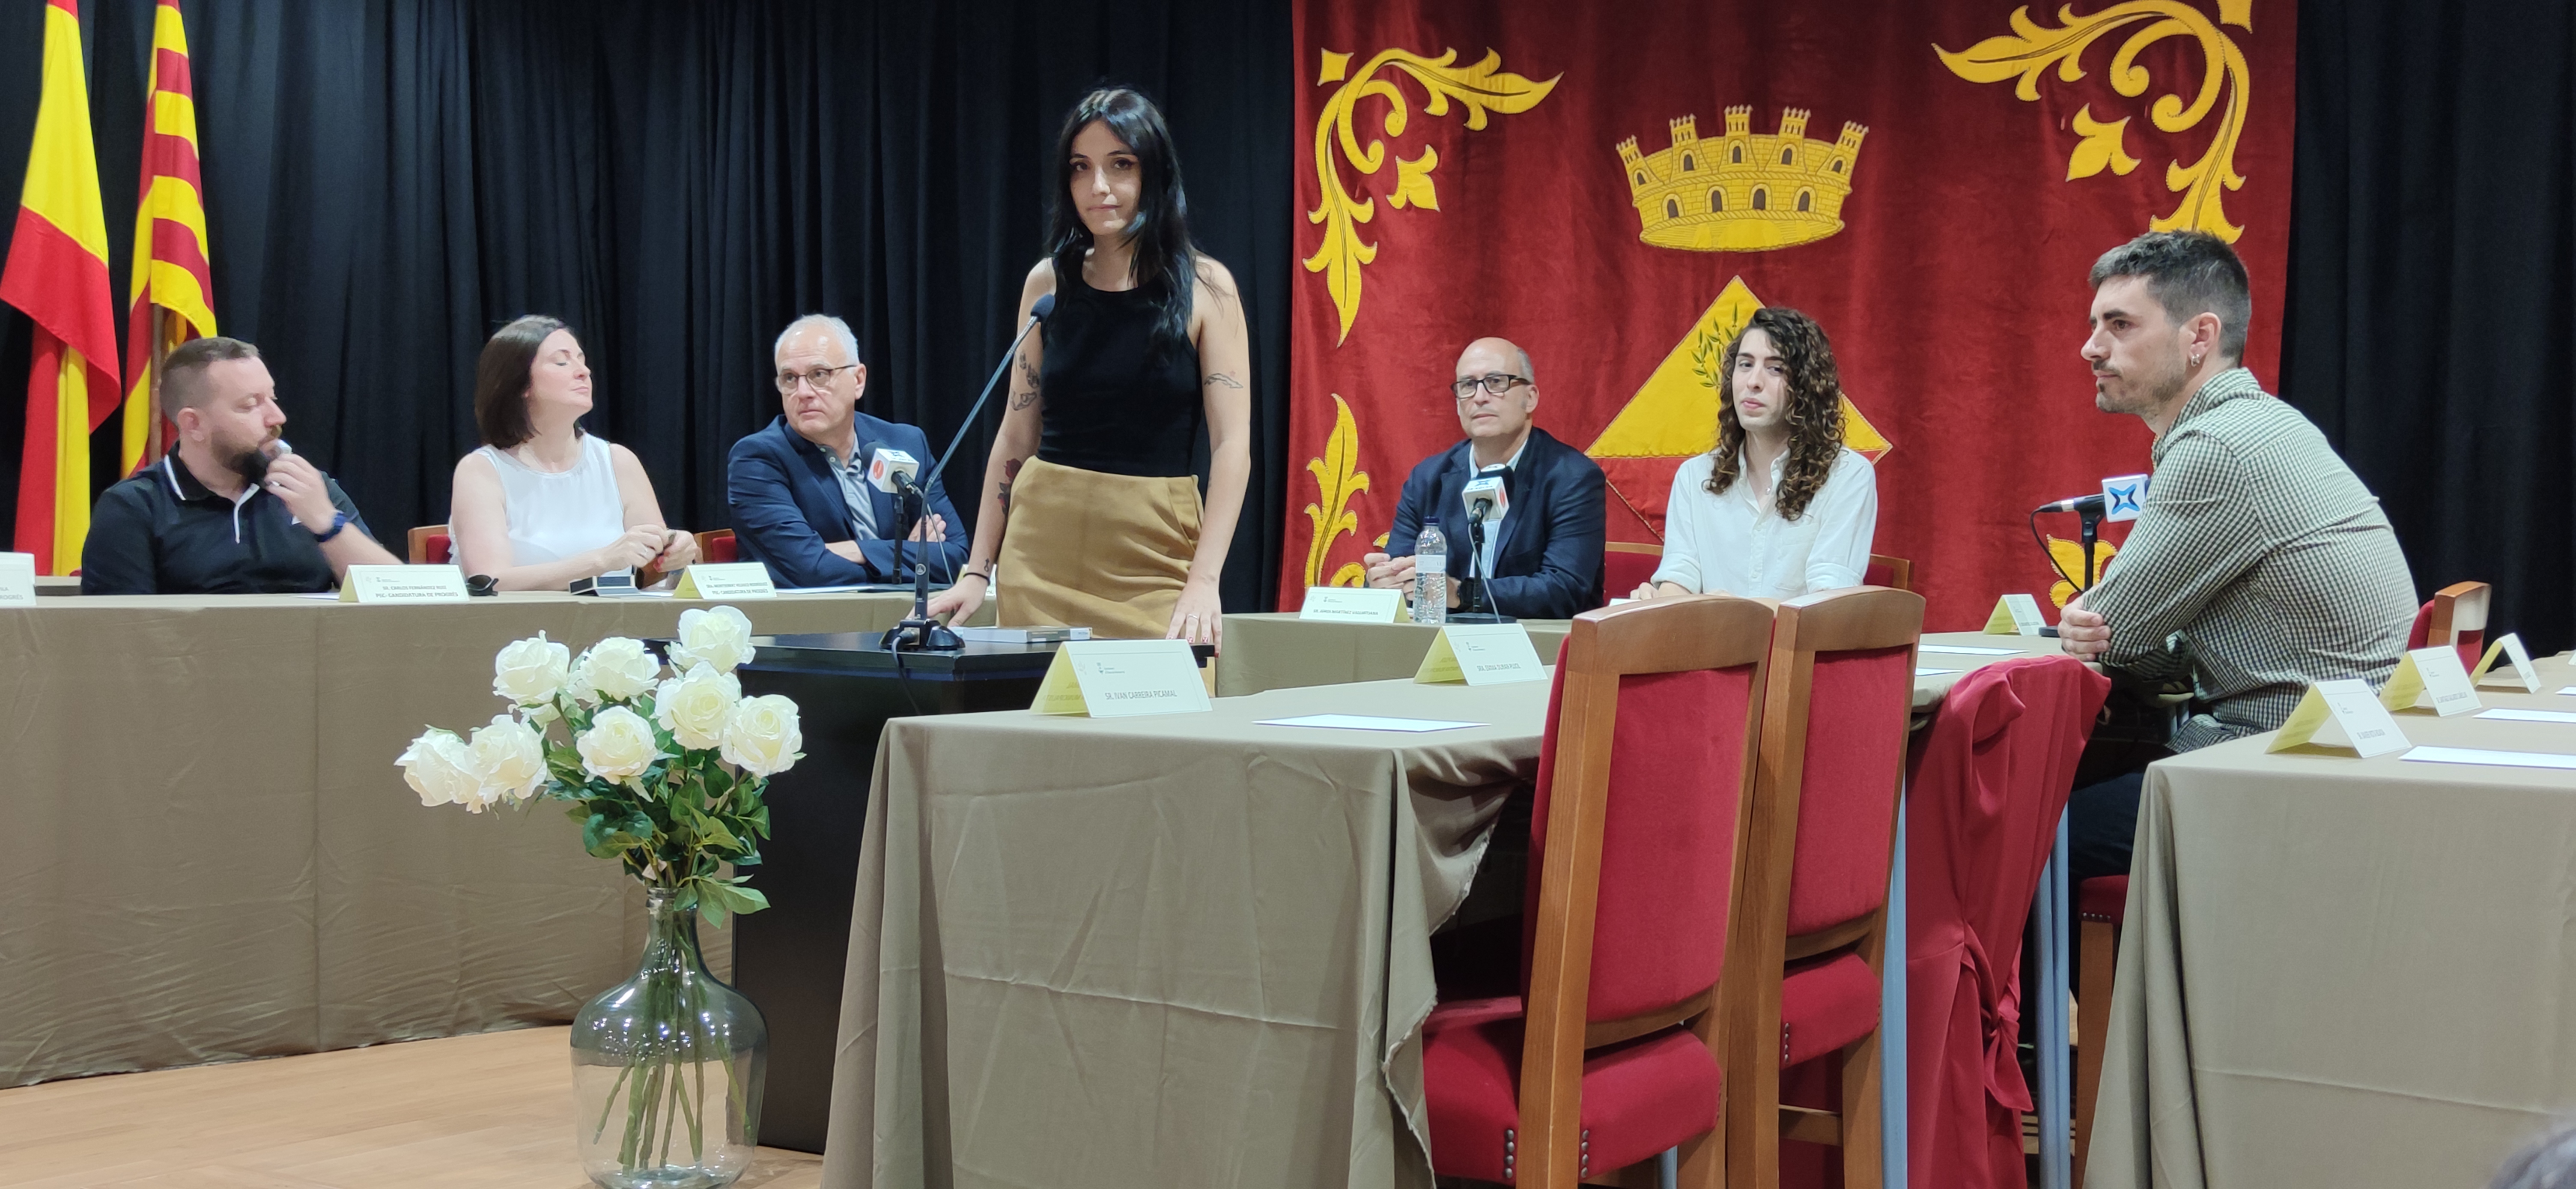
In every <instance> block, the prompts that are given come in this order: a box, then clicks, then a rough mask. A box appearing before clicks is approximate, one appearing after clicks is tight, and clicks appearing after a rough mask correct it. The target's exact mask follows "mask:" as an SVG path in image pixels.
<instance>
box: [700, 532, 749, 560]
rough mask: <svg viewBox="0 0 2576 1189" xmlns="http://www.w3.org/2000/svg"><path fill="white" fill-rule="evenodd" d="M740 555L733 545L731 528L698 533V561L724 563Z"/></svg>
mask: <svg viewBox="0 0 2576 1189" xmlns="http://www.w3.org/2000/svg"><path fill="white" fill-rule="evenodd" d="M741 556H742V554H741V551H740V550H739V549H737V548H736V547H735V546H734V542H733V530H732V529H729V528H720V529H716V530H715V531H713V532H704V533H699V534H698V560H699V561H703V562H712V563H714V564H716V565H724V564H727V563H729V562H733V561H735V560H737V559H739V558H740V557H741Z"/></svg>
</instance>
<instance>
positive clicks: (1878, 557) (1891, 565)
mask: <svg viewBox="0 0 2576 1189" xmlns="http://www.w3.org/2000/svg"><path fill="white" fill-rule="evenodd" d="M1860 584H1861V585H1863V586H1884V587H1887V588H1889V589H1891V590H1912V589H1914V563H1913V562H1910V561H1907V560H1905V559H1904V558H1901V557H1889V556H1888V555H1886V554H1884V553H1873V554H1870V555H1869V568H1868V569H1866V570H1863V571H1861V579H1860Z"/></svg>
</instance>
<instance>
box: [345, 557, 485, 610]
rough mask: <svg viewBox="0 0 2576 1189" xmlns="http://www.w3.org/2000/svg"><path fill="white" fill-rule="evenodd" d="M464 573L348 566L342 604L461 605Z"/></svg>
mask: <svg viewBox="0 0 2576 1189" xmlns="http://www.w3.org/2000/svg"><path fill="white" fill-rule="evenodd" d="M465 597H466V596H465V571H463V570H460V569H457V568H456V567H454V566H351V567H349V576H348V578H347V579H346V580H344V581H342V582H341V583H340V601H341V602H343V603H462V602H464V601H465Z"/></svg>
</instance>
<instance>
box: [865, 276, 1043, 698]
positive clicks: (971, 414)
mask: <svg viewBox="0 0 2576 1189" xmlns="http://www.w3.org/2000/svg"><path fill="white" fill-rule="evenodd" d="M1054 312H1055V294H1052V293H1048V294H1044V295H1042V296H1040V297H1039V298H1038V300H1037V304H1035V305H1033V306H1031V307H1029V317H1028V321H1026V322H1024V323H1022V324H1021V325H1020V333H1019V334H1017V335H1015V336H1013V337H1012V339H1011V346H1010V349H1008V350H1006V351H1004V352H1002V360H1001V362H1000V363H997V364H995V365H993V375H992V378H990V379H988V380H986V381H984V391H983V392H982V393H980V394H978V395H977V396H976V397H975V403H974V404H973V405H972V406H970V407H968V408H967V410H966V419H965V420H964V421H963V422H961V423H960V424H959V425H958V426H957V433H956V436H954V437H951V438H949V439H948V449H946V450H944V451H941V452H940V455H939V461H938V462H937V463H936V464H934V465H932V467H931V468H930V473H931V476H932V478H933V480H934V481H936V479H937V477H938V476H939V475H942V474H945V473H947V470H948V460H950V459H952V458H955V457H956V456H957V448H958V447H959V446H962V445H965V444H966V435H967V434H968V433H971V432H973V431H974V429H975V419H976V418H977V417H980V416H982V415H983V412H984V402H985V401H988V400H991V399H993V389H994V388H995V387H996V386H998V385H1000V384H1001V382H1002V376H1003V374H1004V373H1006V372H1009V371H1010V370H1011V360H1013V359H1015V358H1017V357H1018V356H1019V353H1020V344H1021V343H1024V342H1027V341H1028V337H1029V332H1030V331H1032V330H1036V329H1037V328H1038V323H1041V322H1044V321H1046V319H1047V315H1049V314H1052V313H1054ZM883 453H885V451H879V454H880V455H882V454H883ZM894 453H897V454H901V453H902V451H894ZM904 461H905V462H912V461H913V460H912V458H911V456H909V455H906V456H905V457H904ZM877 468H878V462H877V461H876V459H874V458H871V459H870V460H869V462H868V471H869V481H870V482H875V481H876V479H875V475H876V471H877ZM899 469H900V468H899V467H895V466H893V465H892V464H889V465H888V471H887V473H888V474H889V475H891V474H892V473H894V472H895V471H896V470H899ZM920 469H921V468H920V464H918V463H914V464H913V467H912V469H911V470H909V471H905V472H903V474H904V481H905V482H906V483H910V482H911V481H912V480H914V479H916V478H917V477H918V476H919V473H920ZM890 481H891V480H890ZM912 492H913V499H914V500H915V501H919V500H920V498H921V489H920V488H919V487H918V486H913V487H912ZM922 544H923V547H924V560H927V558H928V546H929V542H926V541H925V542H923V543H922ZM894 551H895V556H896V557H897V558H901V557H902V556H903V543H902V541H901V540H899V539H898V540H897V541H896V543H895V547H894ZM912 577H913V581H912V615H911V616H910V617H908V618H906V619H905V620H904V621H903V622H901V623H898V624H896V625H894V626H893V627H890V628H887V629H886V633H885V636H884V638H883V639H882V640H880V641H879V645H878V646H879V647H882V648H885V649H888V650H901V649H905V648H910V649H914V650H921V649H929V648H937V649H948V650H962V649H964V648H965V647H966V643H965V641H962V640H960V639H958V638H957V633H955V632H952V631H949V630H948V628H947V627H946V626H945V625H943V624H941V623H940V622H939V621H938V620H935V619H932V618H931V617H930V586H929V583H930V577H929V567H928V566H924V565H916V566H914V567H913V568H912Z"/></svg>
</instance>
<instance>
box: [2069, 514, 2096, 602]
mask: <svg viewBox="0 0 2576 1189" xmlns="http://www.w3.org/2000/svg"><path fill="white" fill-rule="evenodd" d="M2075 515H2076V516H2077V517H2078V518H2080V520H2081V522H2082V525H2083V529H2082V532H2081V534H2080V535H2081V536H2082V537H2083V540H2084V589H2085V590H2091V589H2093V584H2094V583H2096V582H2099V581H2100V580H2101V577H2102V576H2101V574H2100V573H2099V572H2098V571H2097V570H2095V569H2094V563H2093V558H2094V553H2093V545H2094V542H2096V541H2099V540H2101V539H2102V510H2101V509H2099V508H2078V509H2076V512H2075ZM2077 593H2079V594H2080V593H2082V592H2081V591H2079V592H2077Z"/></svg>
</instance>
